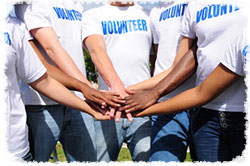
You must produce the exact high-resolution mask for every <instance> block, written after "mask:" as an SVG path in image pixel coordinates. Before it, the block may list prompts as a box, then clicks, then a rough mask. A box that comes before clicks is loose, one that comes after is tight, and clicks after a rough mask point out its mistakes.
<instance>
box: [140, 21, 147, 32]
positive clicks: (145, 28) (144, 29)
mask: <svg viewBox="0 0 250 166" xmlns="http://www.w3.org/2000/svg"><path fill="white" fill-rule="evenodd" d="M141 24H142V29H143V31H148V29H147V22H146V21H145V20H141Z"/></svg>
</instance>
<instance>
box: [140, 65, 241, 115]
mask: <svg viewBox="0 0 250 166" xmlns="http://www.w3.org/2000/svg"><path fill="white" fill-rule="evenodd" d="M239 78H240V76H238V75H237V74H235V73H233V72H232V71H230V70H229V69H227V68H226V67H225V66H223V65H222V64H220V65H219V66H217V67H216V69H215V70H214V71H213V72H212V73H211V74H210V75H209V76H208V77H207V78H206V79H205V80H204V81H203V82H202V83H201V84H200V85H199V86H198V87H195V88H193V89H190V90H188V91H185V92H183V93H181V94H179V95H177V96H175V97H173V98H171V99H169V100H167V101H164V102H162V103H159V104H156V105H153V106H151V107H149V108H148V109H146V110H144V111H142V112H141V113H138V116H146V115H155V114H157V115H158V114H165V113H176V112H179V111H182V110H186V109H189V108H193V107H198V106H202V105H204V104H206V103H208V102H210V101H211V100H213V99H214V98H216V97H217V96H218V95H220V94H221V93H222V92H223V91H224V90H225V89H227V88H228V87H229V86H231V85H232V84H233V82H235V81H236V80H237V79H239ZM215 80H216V81H215Z"/></svg>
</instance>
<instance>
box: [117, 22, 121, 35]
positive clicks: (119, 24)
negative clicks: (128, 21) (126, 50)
mask: <svg viewBox="0 0 250 166" xmlns="http://www.w3.org/2000/svg"><path fill="white" fill-rule="evenodd" d="M117 27H118V33H119V34H122V21H117Z"/></svg>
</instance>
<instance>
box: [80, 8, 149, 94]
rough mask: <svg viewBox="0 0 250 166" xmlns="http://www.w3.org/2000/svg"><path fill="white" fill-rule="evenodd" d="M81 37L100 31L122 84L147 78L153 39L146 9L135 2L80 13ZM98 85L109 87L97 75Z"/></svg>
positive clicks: (126, 84)
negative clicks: (81, 19) (81, 18)
mask: <svg viewBox="0 0 250 166" xmlns="http://www.w3.org/2000/svg"><path fill="white" fill-rule="evenodd" d="M82 33H83V35H82V36H83V39H85V38H86V37H88V36H90V35H93V34H100V35H103V38H104V40H105V44H106V48H107V53H108V55H109V57H110V59H111V61H112V63H113V66H114V68H115V71H116V72H117V73H118V76H119V77H120V79H121V81H122V82H123V83H124V86H125V87H127V86H129V85H132V84H135V83H138V82H141V81H143V80H145V79H148V78H150V70H149V54H150V48H151V42H152V35H151V28H150V18H149V12H148V11H147V10H145V9H144V8H142V7H141V6H139V5H137V4H135V5H134V6H129V7H115V6H111V5H109V4H107V5H104V6H101V7H98V8H95V9H91V10H88V11H87V12H86V13H85V14H84V15H83V22H82ZM98 79H99V80H98V81H99V89H106V90H108V89H109V87H108V86H107V85H106V83H105V82H104V80H103V79H102V78H101V76H100V75H99V78H98Z"/></svg>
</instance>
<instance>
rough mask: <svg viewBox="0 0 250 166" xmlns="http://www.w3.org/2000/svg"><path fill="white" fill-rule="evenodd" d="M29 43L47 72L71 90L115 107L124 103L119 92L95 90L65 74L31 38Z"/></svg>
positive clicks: (99, 102)
mask: <svg viewBox="0 0 250 166" xmlns="http://www.w3.org/2000/svg"><path fill="white" fill-rule="evenodd" d="M29 43H30V45H31V46H32V48H33V49H34V51H35V52H36V54H37V56H38V57H39V59H40V60H41V62H42V63H43V65H44V66H45V67H46V68H47V72H48V74H49V76H50V77H52V78H54V79H56V80H57V81H58V82H60V83H61V84H63V85H64V86H65V87H67V88H69V89H71V90H77V91H81V92H82V93H83V95H84V96H85V97H86V99H87V100H90V101H93V102H96V103H98V104H101V105H103V106H106V104H109V105H111V106H114V107H119V106H120V104H117V103H124V101H123V100H122V98H121V97H119V95H118V94H117V93H111V92H110V93H109V92H101V91H98V90H95V89H94V88H93V87H90V86H88V85H87V84H86V83H83V82H81V81H80V80H78V79H75V78H73V77H71V76H69V75H68V74H65V73H64V72H63V71H61V70H60V69H58V68H57V67H55V66H53V65H51V64H50V63H49V62H48V61H47V60H46V59H45V58H44V56H43V55H42V53H41V52H40V50H39V49H38V48H37V47H36V45H35V43H34V41H32V40H30V41H29ZM116 102H117V103H116Z"/></svg>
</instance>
